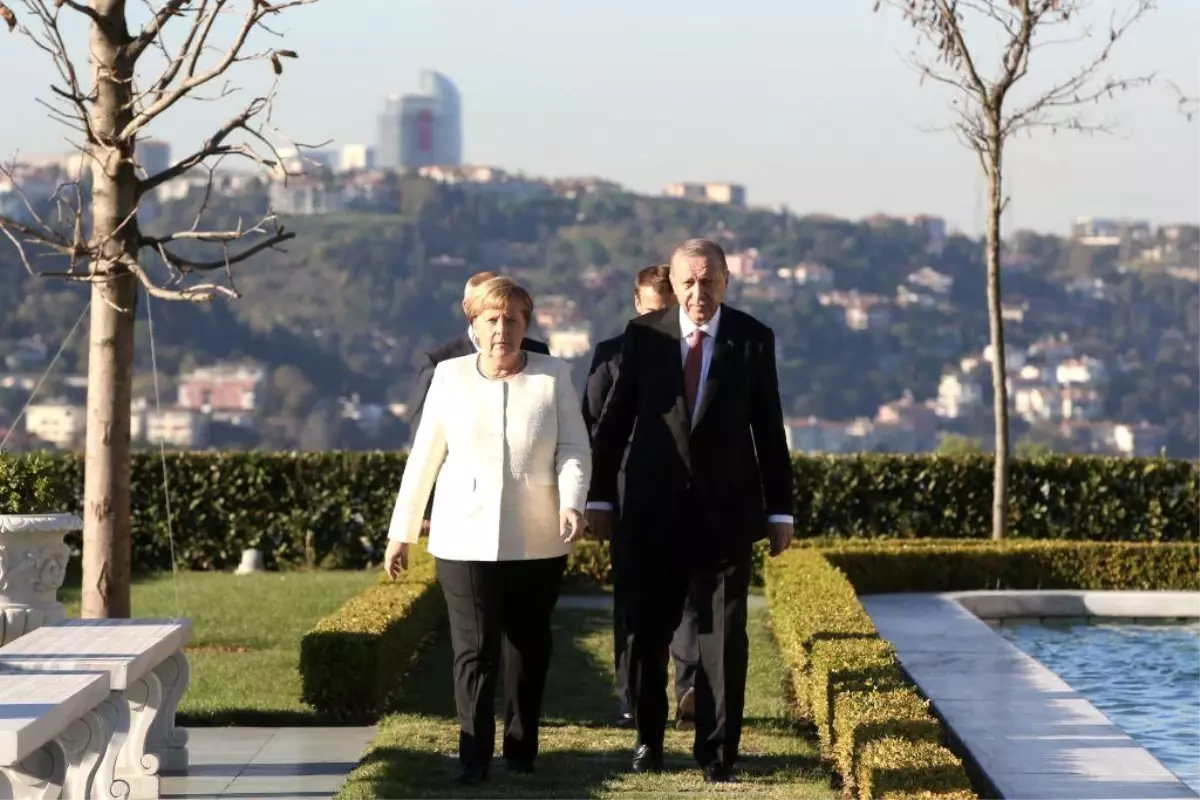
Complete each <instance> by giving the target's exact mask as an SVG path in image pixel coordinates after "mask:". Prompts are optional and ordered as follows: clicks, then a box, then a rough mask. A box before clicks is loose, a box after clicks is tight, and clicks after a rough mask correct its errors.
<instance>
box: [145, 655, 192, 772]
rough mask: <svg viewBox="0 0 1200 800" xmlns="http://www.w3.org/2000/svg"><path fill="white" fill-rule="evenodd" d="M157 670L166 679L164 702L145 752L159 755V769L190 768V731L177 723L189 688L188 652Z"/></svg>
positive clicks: (151, 729)
mask: <svg viewBox="0 0 1200 800" xmlns="http://www.w3.org/2000/svg"><path fill="white" fill-rule="evenodd" d="M154 674H155V675H157V676H158V679H159V681H161V683H162V706H161V708H160V709H159V711H158V713H157V714H155V715H154V719H153V720H152V721H151V723H150V734H149V735H148V736H147V737H146V744H145V752H146V753H149V754H152V755H155V756H157V757H158V769H159V771H160V772H162V773H167V772H176V773H179V772H187V768H188V750H187V740H188V735H187V731H186V730H184V729H183V728H177V727H175V711H176V710H177V709H178V708H179V701H180V699H181V698H182V697H183V693H184V692H185V691H187V685H188V678H189V677H190V672H189V670H188V661H187V656H186V655H184V654H183V651H182V650H179V651H176V652H174V653H172V654H171V656H170V658H168V659H166V660H165V661H163V662H162V663H161V664H159V665H158V666H157V667H155V668H154Z"/></svg>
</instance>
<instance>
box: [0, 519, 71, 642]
mask: <svg viewBox="0 0 1200 800" xmlns="http://www.w3.org/2000/svg"><path fill="white" fill-rule="evenodd" d="M81 528H83V520H82V519H80V518H79V517H78V516H76V515H75V514H0V647H3V646H4V645H6V644H8V643H9V642H11V641H12V640H14V639H16V638H17V637H19V636H22V635H24V634H26V633H28V632H29V631H31V630H34V629H35V628H39V627H41V626H42V625H45V624H46V623H47V622H55V621H57V620H60V619H62V618H63V616H64V615H63V607H62V605H61V604H60V603H59V602H58V590H59V588H60V587H61V586H62V584H63V579H64V578H65V577H66V572H67V561H68V560H69V559H70V557H71V549H70V547H68V546H67V544H66V542H64V541H63V537H64V536H66V535H67V533H69V532H70V531H77V530H80V529H81Z"/></svg>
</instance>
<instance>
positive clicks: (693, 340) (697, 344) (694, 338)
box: [683, 328, 704, 422]
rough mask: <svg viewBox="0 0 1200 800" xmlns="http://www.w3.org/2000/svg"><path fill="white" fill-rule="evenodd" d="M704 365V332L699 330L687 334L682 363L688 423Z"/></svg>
mask: <svg viewBox="0 0 1200 800" xmlns="http://www.w3.org/2000/svg"><path fill="white" fill-rule="evenodd" d="M703 364H704V331H702V330H701V329H700V328H696V330H694V331H692V332H691V333H690V334H688V353H687V360H686V361H684V363H683V401H684V403H686V404H687V412H688V422H691V420H692V417H694V416H695V413H696V398H697V397H698V396H699V394H700V367H701V366H702V365H703Z"/></svg>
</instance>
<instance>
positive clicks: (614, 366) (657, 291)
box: [583, 264, 700, 730]
mask: <svg viewBox="0 0 1200 800" xmlns="http://www.w3.org/2000/svg"><path fill="white" fill-rule="evenodd" d="M670 272H671V267H670V265H669V264H656V265H654V266H651V267H646V268H645V269H643V270H640V271H639V272H638V274H637V277H636V278H635V279H634V294H633V305H634V309H635V310H636V311H637V313H638V314H639V315H640V314H648V313H650V312H652V311H658V310H660V309H663V308H666V307H667V306H671V305H674V304H675V295H674V294H672V292H671V279H670ZM623 338H624V337H623V335H621V336H614V337H613V338H611V339H605V340H604V341H602V342H600V343H599V344H597V345H596V350H595V352H594V353H593V355H592V365H591V367H589V368H588V377H587V384H586V385H585V388H584V396H583V421H584V424H586V425H587V427H588V433H589V435H590V434H593V433H594V432H595V426H596V423H597V422H598V421H599V419H600V412H601V411H602V410H603V408H604V403H605V401H606V400H607V399H608V395H609V393H610V392H611V391H612V387H613V383H615V382H616V379H617V374H618V372H619V371H620V368H621V342H622V340H623ZM619 506H620V504H619V502H618V509H619ZM617 516H618V517H619V510H618V512H617ZM629 550H630V546H629V543H628V542H627V541H626V540H625V537H622V536H621V533H620V523H619V522H617V523H616V525H615V528H614V531H613V537H612V542H611V543H610V550H609V552H610V553H611V558H612V575H613V663H614V667H615V672H616V678H617V697H618V698H619V699H620V702H621V709H620V711H619V712H618V715H617V724H618V725H621V726H629V725H632V724H633V707H632V703H631V701H630V696H629V647H628V645H629V641H628V635H629V634H628V629H627V626H626V624H625V616H626V614H627V613H628V610H629V609H628V602H627V601H628V595H629V580H628V573H629V568H628V561H629V557H628V555H629ZM698 636H699V634H698V632H697V628H696V614H695V610H694V609H693V608H692V606H691V604H690V603H688V604H686V605H685V607H684V611H683V619H682V620H681V622H680V623H679V627H678V628H677V629H676V630H675V634H674V636H673V637H672V639H671V647H670V651H671V657H672V658H673V659H674V661H675V718H676V726H677V727H678V728H679V729H680V730H686V729H688V728H690V727H691V726H692V724H693V721H694V711H695V697H696V695H695V682H696V669H697V667H698V666H699V661H700V654H699V652H698V647H699V644H698V638H697V637H698Z"/></svg>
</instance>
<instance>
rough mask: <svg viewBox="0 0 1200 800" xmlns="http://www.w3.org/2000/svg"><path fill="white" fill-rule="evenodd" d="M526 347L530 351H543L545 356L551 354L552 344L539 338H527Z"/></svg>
mask: <svg viewBox="0 0 1200 800" xmlns="http://www.w3.org/2000/svg"><path fill="white" fill-rule="evenodd" d="M524 349H525V350H526V351H528V352H530V353H541V354H542V355H544V356H548V355H550V346H549V345H548V344H546V343H545V342H543V341H540V340H538V339H526V340H525V345H524Z"/></svg>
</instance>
